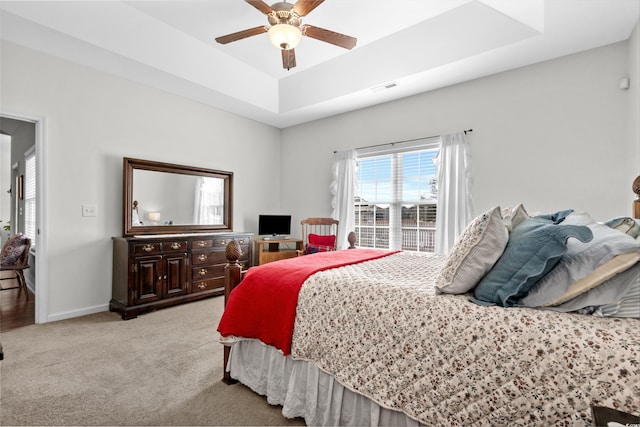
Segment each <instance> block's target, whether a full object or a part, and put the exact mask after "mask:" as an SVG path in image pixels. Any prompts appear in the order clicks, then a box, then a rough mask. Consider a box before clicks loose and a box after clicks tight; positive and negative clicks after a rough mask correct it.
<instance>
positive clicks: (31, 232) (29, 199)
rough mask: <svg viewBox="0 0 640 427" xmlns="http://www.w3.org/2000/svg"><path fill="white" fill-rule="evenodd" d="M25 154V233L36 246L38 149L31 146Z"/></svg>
mask: <svg viewBox="0 0 640 427" xmlns="http://www.w3.org/2000/svg"><path fill="white" fill-rule="evenodd" d="M24 156H25V173H24V190H23V191H24V234H25V235H26V236H27V237H29V238H30V239H31V246H32V247H34V248H35V246H36V150H35V147H32V148H30V149H29V150H28V151H27V152H26V153H24Z"/></svg>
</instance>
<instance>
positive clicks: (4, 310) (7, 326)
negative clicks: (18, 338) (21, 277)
mask: <svg viewBox="0 0 640 427" xmlns="http://www.w3.org/2000/svg"><path fill="white" fill-rule="evenodd" d="M6 273H11V272H4V271H3V272H2V276H1V277H11V275H12V273H11V274H9V275H7V274H6ZM0 286H1V287H2V288H3V289H4V288H11V287H13V286H18V281H17V280H16V279H9V280H0ZM27 292H29V301H27V299H26V298H25V295H24V291H23V290H20V289H7V290H2V291H0V332H6V331H8V330H11V329H15V328H19V327H21V326H27V325H32V324H34V323H35V313H36V298H35V295H33V293H32V292H31V291H27Z"/></svg>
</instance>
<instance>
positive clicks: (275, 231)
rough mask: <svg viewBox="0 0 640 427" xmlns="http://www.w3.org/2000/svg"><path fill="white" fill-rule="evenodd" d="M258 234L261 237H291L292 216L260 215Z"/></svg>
mask: <svg viewBox="0 0 640 427" xmlns="http://www.w3.org/2000/svg"><path fill="white" fill-rule="evenodd" d="M258 234H259V235H260V236H289V235H290V234H291V215H259V216H258Z"/></svg>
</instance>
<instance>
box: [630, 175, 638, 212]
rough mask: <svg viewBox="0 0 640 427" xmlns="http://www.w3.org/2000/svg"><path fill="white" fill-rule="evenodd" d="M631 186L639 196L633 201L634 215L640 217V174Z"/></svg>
mask: <svg viewBox="0 0 640 427" xmlns="http://www.w3.org/2000/svg"><path fill="white" fill-rule="evenodd" d="M631 188H632V189H633V192H634V193H636V196H637V199H636V200H634V201H633V217H634V218H637V219H640V175H638V177H637V178H636V179H635V180H634V181H633V186H632V187H631Z"/></svg>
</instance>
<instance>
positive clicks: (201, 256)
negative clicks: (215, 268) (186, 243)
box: [198, 254, 207, 261]
mask: <svg viewBox="0 0 640 427" xmlns="http://www.w3.org/2000/svg"><path fill="white" fill-rule="evenodd" d="M206 259H207V256H206V255H205V254H200V255H198V261H205V260H206Z"/></svg>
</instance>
